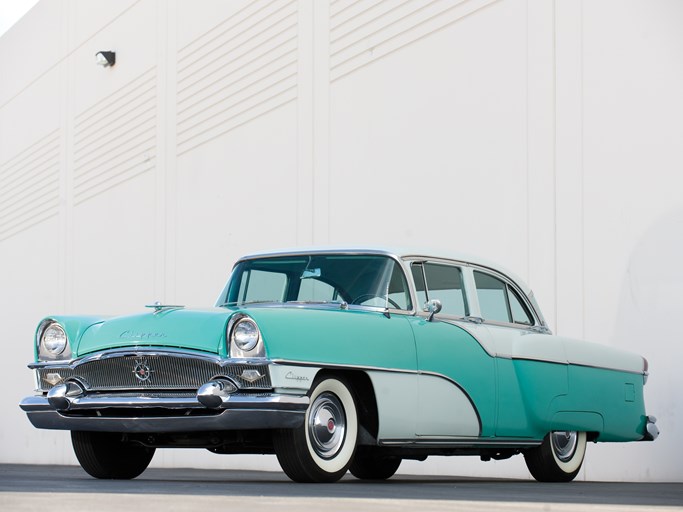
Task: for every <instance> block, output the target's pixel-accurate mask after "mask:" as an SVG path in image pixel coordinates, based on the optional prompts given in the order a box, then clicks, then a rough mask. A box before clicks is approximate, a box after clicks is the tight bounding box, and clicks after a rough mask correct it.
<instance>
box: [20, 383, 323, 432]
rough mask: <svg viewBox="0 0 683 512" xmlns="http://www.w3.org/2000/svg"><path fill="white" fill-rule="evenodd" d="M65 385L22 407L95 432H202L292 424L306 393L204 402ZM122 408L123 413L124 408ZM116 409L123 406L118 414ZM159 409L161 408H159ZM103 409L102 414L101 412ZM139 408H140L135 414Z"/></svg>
mask: <svg viewBox="0 0 683 512" xmlns="http://www.w3.org/2000/svg"><path fill="white" fill-rule="evenodd" d="M79 391H81V390H78V389H75V388H73V387H68V386H64V388H59V389H53V390H51V392H50V393H49V394H48V396H47V397H45V396H31V397H27V398H24V399H23V400H22V401H21V404H20V407H21V408H22V409H23V410H24V411H25V412H26V414H27V415H28V419H29V420H30V421H31V423H32V424H33V426H35V427H37V428H45V429H55V430H82V431H97V432H201V431H214V430H246V429H273V428H296V427H299V426H301V425H302V424H303V422H304V418H305V414H306V409H307V408H308V404H309V398H308V397H307V396H293V395H282V394H275V393H271V394H239V393H235V394H227V393H226V394H224V395H223V394H218V393H216V395H215V396H216V397H217V398H219V399H218V400H216V399H214V401H213V402H211V406H209V407H207V405H206V404H205V403H202V402H200V400H201V397H199V399H198V397H197V396H172V395H171V394H169V395H167V396H141V395H139V394H138V395H135V394H125V393H115V394H96V395H85V394H82V393H80V392H79ZM124 410H125V413H124ZM117 411H121V414H120V415H118V414H117ZM158 411H163V414H158ZM105 412H106V414H104V413H105ZM137 412H139V414H136V413H137Z"/></svg>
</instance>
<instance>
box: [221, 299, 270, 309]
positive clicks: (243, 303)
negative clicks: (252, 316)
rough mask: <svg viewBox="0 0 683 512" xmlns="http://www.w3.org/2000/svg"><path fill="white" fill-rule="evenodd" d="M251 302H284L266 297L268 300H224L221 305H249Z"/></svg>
mask: <svg viewBox="0 0 683 512" xmlns="http://www.w3.org/2000/svg"><path fill="white" fill-rule="evenodd" d="M250 304H282V301H281V300H275V299H266V300H247V301H244V302H242V301H238V300H236V301H232V302H224V303H223V304H221V305H220V307H223V306H247V305H250Z"/></svg>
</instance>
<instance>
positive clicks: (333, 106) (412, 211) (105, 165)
mask: <svg viewBox="0 0 683 512" xmlns="http://www.w3.org/2000/svg"><path fill="white" fill-rule="evenodd" d="M681 21H683V4H682V3H681V2H678V1H677V0H657V1H645V0H640V1H637V0H629V1H616V0H595V1H590V2H583V1H577V0H554V1H550V0H528V1H523V0H464V1H458V0H440V1H436V2H430V1H427V0H413V1H408V2H392V1H387V2H377V1H366V0H360V1H350V0H337V1H332V2H329V3H328V2H324V1H315V2H313V1H312V0H300V1H296V0H293V1H289V0H276V1H274V2H265V1H257V2H250V1H246V0H243V1H231V2H224V1H219V0H207V1H204V2H202V3H201V4H197V3H196V2H191V1H189V0H174V1H164V0H139V1H133V0H128V1H116V2H114V1H105V0H97V1H93V0H88V1H86V0H61V1H56V0H52V1H49V2H48V1H41V2H40V3H39V4H38V5H37V6H36V7H35V8H34V9H33V10H31V11H30V12H29V13H28V15H27V16H26V17H25V18H24V19H22V20H21V21H20V22H19V24H18V25H16V26H15V27H14V28H13V29H11V30H10V31H9V32H8V33H6V34H5V35H4V36H2V37H1V38H0V69H2V70H3V71H2V74H1V75H0V197H2V200H1V201H0V319H1V320H2V325H3V327H4V328H5V331H6V335H5V351H4V352H5V354H6V355H5V357H6V362H5V364H4V365H3V368H4V374H3V377H2V384H4V387H5V388H6V392H5V393H3V394H2V395H0V408H1V409H2V410H3V411H5V412H4V416H3V417H4V421H3V423H2V426H0V462H45V463H75V458H74V456H73V455H72V452H71V447H70V444H69V442H68V434H66V433H64V432H48V431H39V430H36V429H33V428H32V427H31V426H30V424H29V422H28V421H27V420H26V418H25V416H24V414H23V413H22V412H21V411H20V410H19V408H18V407H17V404H18V402H19V401H20V400H21V398H22V397H23V396H25V395H27V394H29V393H30V390H31V389H32V377H31V373H30V372H29V371H28V370H27V369H26V367H25V364H26V363H27V362H28V361H29V360H30V359H31V357H32V334H33V330H34V328H35V324H36V322H37V321H38V320H39V319H40V318H41V317H42V316H44V315H47V314H55V313H67V314H68V313H104V314H119V313H126V312H133V311H139V310H140V308H141V307H142V305H144V304H146V303H149V301H153V300H156V299H159V300H163V301H170V302H173V303H176V302H180V303H184V304H188V305H208V304H211V303H212V302H213V300H214V299H215V297H216V295H217V294H218V292H219V290H220V288H221V287H222V285H223V282H224V280H225V279H226V278H227V275H228V272H229V269H230V266H231V265H232V262H233V261H234V259H235V258H236V257H238V256H239V255H240V254H242V253H245V252H249V251H252V250H255V249H268V248H277V247H282V246H294V245H300V244H306V245H309V244H319V243H323V244H328V243H331V244H344V243H354V244H357V243H366V242H367V243H373V244H378V243H387V244H392V245H395V244H410V245H415V246H427V247H430V248H431V247H443V248H445V249H448V250H451V251H455V250H459V251H465V252H473V253H479V254H481V255H483V256H486V257H488V258H489V259H494V260H498V261H499V262H500V263H502V264H504V265H505V266H507V267H509V268H511V269H513V270H514V271H516V272H517V273H518V274H520V275H521V276H522V277H524V278H525V279H526V280H527V281H528V282H529V283H530V284H531V286H532V287H533V288H534V289H535V291H536V294H537V296H538V298H539V301H540V302H541V305H542V306H543V309H544V312H545V315H546V317H547V318H548V320H549V322H550V324H551V326H552V327H553V329H554V330H555V331H556V332H558V333H560V334H564V335H569V336H575V337H581V338H586V339H589V340H593V341H599V342H602V343H605V344H610V345H614V346H619V347H623V348H626V349H630V350H634V351H637V352H639V353H642V354H644V355H645V356H646V357H647V358H648V359H649V361H650V367H651V378H650V381H649V383H648V386H647V387H646V403H647V404H648V410H649V412H650V413H652V414H655V415H657V416H658V418H659V425H660V427H661V429H662V432H663V433H662V436H661V437H660V438H659V439H658V440H657V441H656V442H655V443H631V444H626V445H616V444H613V445H593V446H590V447H589V451H588V456H587V460H586V463H585V467H584V469H583V470H582V473H581V475H580V478H584V479H590V480H598V479H610V480H649V481H652V480H676V481H681V480H683V466H681V464H680V462H679V460H678V457H677V454H679V453H681V451H682V449H683V441H682V439H683V426H682V425H683V418H682V416H683V403H682V402H681V401H680V400H677V396H678V390H679V389H681V388H682V387H683V386H682V385H683V378H682V377H681V373H680V372H678V371H677V370H676V368H675V364H676V362H677V361H678V360H680V359H682V358H683V348H681V343H680V342H679V341H680V340H679V337H680V336H679V334H678V331H679V329H678V328H677V325H676V323H675V322H676V319H677V316H678V314H680V311H681V310H682V308H683V299H681V293H680V290H681V288H683V270H681V267H680V265H679V262H680V261H681V260H682V259H683V258H682V257H683V201H682V200H681V198H680V190H681V185H683V152H682V151H681V141H682V140H683V123H681V119H683V95H681V94H680V91H681V90H683V58H682V57H683V32H681V31H680V25H681ZM99 50H115V51H116V56H117V63H116V65H115V67H113V68H110V69H102V68H101V67H99V66H96V65H95V64H94V54H95V52H97V51H99ZM154 464H156V465H164V466H198V467H243V468H276V467H277V464H276V462H275V461H274V459H273V458H272V457H236V456H233V457H229V456H223V457H221V456H216V455H212V454H210V453H208V452H204V451H191V450H188V451H172V450H168V451H165V452H164V451H162V452H160V453H159V454H158V455H157V457H156V458H155V461H154ZM403 471H405V472H412V473H418V472H419V473H431V474H434V473H443V474H467V475H487V476H519V477H527V472H526V469H525V468H524V463H523V460H522V459H521V458H520V457H517V458H513V459H512V460H509V461H501V462H495V463H488V464H484V463H480V462H478V461H475V460H474V459H470V458H464V459H458V458H437V457H435V458H433V459H430V460H428V461H427V462H424V463H404V466H403Z"/></svg>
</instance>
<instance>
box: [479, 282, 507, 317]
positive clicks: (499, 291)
mask: <svg viewBox="0 0 683 512" xmlns="http://www.w3.org/2000/svg"><path fill="white" fill-rule="evenodd" d="M474 282H475V284H476V285H477V297H478V298H479V309H480V310H481V316H482V317H483V318H484V320H493V321H494V322H508V323H509V322H510V311H509V309H508V299H507V287H506V286H505V283H504V282H503V281H501V280H500V279H498V278H495V277H493V276H491V275H489V274H484V273H483V272H478V271H476V270H475V271H474Z"/></svg>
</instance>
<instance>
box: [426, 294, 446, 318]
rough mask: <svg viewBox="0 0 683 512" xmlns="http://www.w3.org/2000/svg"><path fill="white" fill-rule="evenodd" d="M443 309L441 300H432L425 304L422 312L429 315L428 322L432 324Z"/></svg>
mask: <svg viewBox="0 0 683 512" xmlns="http://www.w3.org/2000/svg"><path fill="white" fill-rule="evenodd" d="M442 307H443V305H442V304H441V301H440V300H439V299H432V300H430V301H427V302H425V304H424V306H422V311H424V312H425V313H429V317H428V318H427V322H431V321H432V320H433V319H434V315H436V314H437V313H438V312H439V311H441V308H442Z"/></svg>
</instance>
